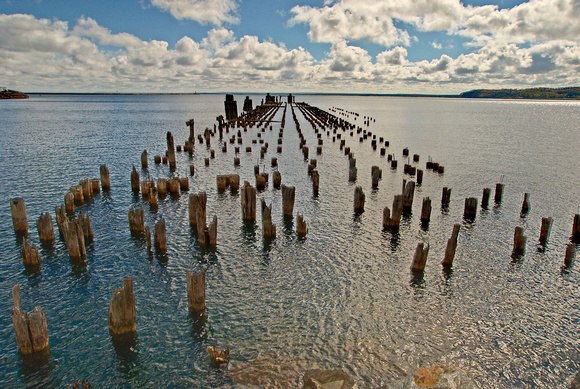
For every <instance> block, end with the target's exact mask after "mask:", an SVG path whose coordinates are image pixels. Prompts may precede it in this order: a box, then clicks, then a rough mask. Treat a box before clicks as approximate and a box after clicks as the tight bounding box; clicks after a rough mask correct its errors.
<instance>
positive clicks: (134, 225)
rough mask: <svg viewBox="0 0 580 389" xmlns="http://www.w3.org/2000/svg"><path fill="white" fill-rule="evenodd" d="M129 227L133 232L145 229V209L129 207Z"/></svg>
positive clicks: (140, 231)
mask: <svg viewBox="0 0 580 389" xmlns="http://www.w3.org/2000/svg"><path fill="white" fill-rule="evenodd" d="M128 217H129V229H130V230H131V232H133V233H142V232H143V231H144V230H145V211H143V209H142V208H141V209H134V208H133V207H130V208H129V215H128Z"/></svg>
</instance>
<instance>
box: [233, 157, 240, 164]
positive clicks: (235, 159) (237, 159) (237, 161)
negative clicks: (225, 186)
mask: <svg viewBox="0 0 580 389" xmlns="http://www.w3.org/2000/svg"><path fill="white" fill-rule="evenodd" d="M234 166H240V158H238V157H236V158H234Z"/></svg>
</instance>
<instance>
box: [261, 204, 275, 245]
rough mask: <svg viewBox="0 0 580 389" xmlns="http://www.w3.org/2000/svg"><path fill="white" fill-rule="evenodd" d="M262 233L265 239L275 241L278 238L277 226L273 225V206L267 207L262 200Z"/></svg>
mask: <svg viewBox="0 0 580 389" xmlns="http://www.w3.org/2000/svg"><path fill="white" fill-rule="evenodd" d="M261 204H262V232H263V234H264V238H267V239H274V238H275V237H276V225H275V224H272V204H270V206H267V205H266V201H265V200H264V199H262V201H261Z"/></svg>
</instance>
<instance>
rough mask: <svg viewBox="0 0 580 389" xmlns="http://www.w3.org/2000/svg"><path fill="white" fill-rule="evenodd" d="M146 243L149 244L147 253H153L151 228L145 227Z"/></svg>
mask: <svg viewBox="0 0 580 389" xmlns="http://www.w3.org/2000/svg"><path fill="white" fill-rule="evenodd" d="M145 242H146V244H147V251H151V229H150V228H149V226H147V227H145Z"/></svg>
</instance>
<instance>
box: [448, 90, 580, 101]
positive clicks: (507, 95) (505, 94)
mask: <svg viewBox="0 0 580 389" xmlns="http://www.w3.org/2000/svg"><path fill="white" fill-rule="evenodd" d="M459 97H464V98H481V99H543V100H580V87H571V88H533V89H477V90H472V91H469V92H464V93H461V94H460V95H459Z"/></svg>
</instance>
